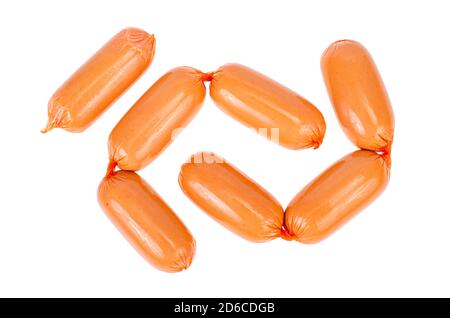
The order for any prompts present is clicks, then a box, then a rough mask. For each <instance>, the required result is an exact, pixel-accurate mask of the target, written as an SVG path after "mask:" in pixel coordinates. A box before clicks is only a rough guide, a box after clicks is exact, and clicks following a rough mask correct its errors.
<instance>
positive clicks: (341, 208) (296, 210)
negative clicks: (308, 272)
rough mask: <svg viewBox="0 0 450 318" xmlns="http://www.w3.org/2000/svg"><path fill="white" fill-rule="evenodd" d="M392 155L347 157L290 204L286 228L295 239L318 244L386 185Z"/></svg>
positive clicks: (363, 153) (359, 153)
mask: <svg viewBox="0 0 450 318" xmlns="http://www.w3.org/2000/svg"><path fill="white" fill-rule="evenodd" d="M389 175H390V157H389V155H388V154H384V155H379V154H377V153H376V152H372V151H367V150H358V151H355V152H352V153H350V154H348V155H347V156H345V157H343V158H342V159H340V160H339V161H337V162H336V163H335V164H333V165H332V166H331V167H329V168H328V169H327V170H325V171H324V172H323V173H322V174H320V175H319V176H318V177H317V178H316V179H314V180H313V181H312V182H311V183H309V184H308V185H307V186H306V187H305V188H304V189H303V190H301V191H300V192H299V193H298V194H297V195H296V196H295V197H294V199H293V200H292V201H291V203H289V206H288V208H287V209H286V213H285V227H286V230H287V233H288V235H289V236H290V238H291V239H295V240H297V241H299V242H302V243H316V242H319V241H321V240H323V239H325V238H326V237H328V236H329V235H330V234H332V233H333V232H335V231H336V230H338V229H339V228H340V227H341V226H342V225H344V224H345V223H346V222H347V221H349V220H350V219H351V218H352V217H353V216H355V215H356V214H357V213H359V212H360V211H361V210H363V209H364V208H365V207H366V206H367V205H369V204H370V203H371V202H372V201H373V200H375V199H376V198H377V197H378V196H379V195H380V194H381V193H382V192H383V191H384V189H385V188H386V186H387V184H388V182H389Z"/></svg>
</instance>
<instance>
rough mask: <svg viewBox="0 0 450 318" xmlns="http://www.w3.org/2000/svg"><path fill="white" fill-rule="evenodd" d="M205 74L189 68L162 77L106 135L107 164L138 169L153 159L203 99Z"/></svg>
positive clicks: (197, 109) (197, 108) (125, 168)
mask: <svg viewBox="0 0 450 318" xmlns="http://www.w3.org/2000/svg"><path fill="white" fill-rule="evenodd" d="M205 75H206V74H203V73H202V72H200V71H198V70H196V69H193V68H191V67H178V68H175V69H173V70H171V71H169V72H168V73H166V74H165V75H164V76H162V77H161V78H160V79H159V80H158V81H157V82H156V83H155V84H153V86H152V87H150V88H149V89H148V90H147V92H145V94H144V95H143V96H142V97H141V98H140V99H139V100H138V101H137V102H136V103H135V104H134V105H133V107H131V109H130V110H129V111H128V112H127V113H126V114H125V115H124V116H123V118H122V119H121V120H120V121H119V122H118V123H117V125H116V126H115V127H114V129H113V130H112V132H111V134H110V136H109V144H108V148H109V158H110V162H113V163H116V164H117V165H118V166H119V167H120V168H121V169H123V170H139V169H142V168H143V167H145V166H146V165H148V164H149V163H150V162H151V161H152V160H153V159H155V158H156V157H157V156H158V155H159V154H160V153H161V152H162V151H163V150H164V149H165V148H166V147H167V146H168V145H169V144H170V143H171V142H172V140H173V138H174V137H175V133H176V132H177V129H179V128H182V127H184V126H186V125H187V124H188V123H189V122H190V121H191V119H192V118H193V117H194V116H195V114H197V112H198V111H199V109H200V107H201V105H202V103H203V100H204V98H205V91H206V88H205V85H204V83H203V79H204V78H205Z"/></svg>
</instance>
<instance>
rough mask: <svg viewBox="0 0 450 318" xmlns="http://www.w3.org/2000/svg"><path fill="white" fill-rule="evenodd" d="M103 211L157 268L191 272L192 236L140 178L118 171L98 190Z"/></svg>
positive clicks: (102, 183) (106, 179) (193, 243)
mask: <svg viewBox="0 0 450 318" xmlns="http://www.w3.org/2000/svg"><path fill="white" fill-rule="evenodd" d="M98 201H99V203H100V206H101V207H102V209H103V211H104V212H105V213H106V215H107V216H108V217H109V219H110V220H111V221H112V222H113V223H114V225H115V226H116V227H117V228H118V229H119V231H120V232H121V233H122V234H123V236H125V238H126V239H127V240H128V241H129V242H130V243H131V245H133V246H134V248H135V249H136V250H137V251H138V252H139V253H140V254H141V255H142V256H143V257H144V258H145V259H146V260H147V261H148V262H149V263H150V264H152V265H153V266H154V267H156V268H157V269H159V270H162V271H165V272H179V271H181V270H183V269H187V268H188V267H189V266H190V264H191V262H192V258H193V257H194V254H195V240H194V238H193V237H192V234H191V233H190V232H189V230H188V229H187V228H186V226H185V225H184V224H183V222H182V221H181V220H180V219H179V218H178V217H177V215H176V214H175V213H174V212H173V211H172V209H171V208H170V207H169V206H168V205H167V204H166V203H165V202H164V201H163V199H161V197H160V196H159V195H158V194H157V193H156V192H155V190H153V188H152V187H151V186H150V185H149V184H148V183H146V182H145V181H144V180H143V179H142V178H141V177H139V175H137V174H136V173H135V172H131V171H117V172H113V173H111V174H110V175H109V176H107V177H105V178H104V179H103V180H102V182H101V183H100V186H99V188H98Z"/></svg>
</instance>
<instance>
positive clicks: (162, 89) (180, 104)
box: [108, 64, 325, 170]
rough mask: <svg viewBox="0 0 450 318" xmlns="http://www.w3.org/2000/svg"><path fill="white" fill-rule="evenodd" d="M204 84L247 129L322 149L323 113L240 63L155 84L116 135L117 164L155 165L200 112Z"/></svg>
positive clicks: (294, 145)
mask: <svg viewBox="0 0 450 318" xmlns="http://www.w3.org/2000/svg"><path fill="white" fill-rule="evenodd" d="M205 81H211V84H210V95H211V97H212V99H213V100H214V102H215V103H216V105H217V106H218V107H219V108H220V109H221V110H223V111H224V112H225V113H227V114H229V115H230V116H231V117H233V118H235V119H236V120H238V121H239V122H241V123H243V124H244V125H246V126H248V127H251V128H254V129H259V128H265V129H267V130H268V131H273V130H274V129H277V130H278V137H279V142H280V144H281V145H282V146H285V147H287V148H290V149H303V148H309V147H314V148H317V147H319V145H320V144H321V143H322V139H323V136H324V134H325V121H324V119H323V116H322V114H321V113H320V111H319V110H318V109H317V108H316V107H315V106H313V105H312V104H311V103H310V102H309V101H307V100H306V99H304V98H303V97H301V96H300V95H298V94H296V93H295V92H293V91H292V90H290V89H288V88H286V87H284V86H282V85H281V84H279V83H277V82H275V81H273V80H271V79H270V78H268V77H266V76H264V75H262V74H260V73H258V72H256V71H254V70H252V69H250V68H248V67H245V66H243V65H239V64H227V65H224V66H222V67H220V68H219V69H218V70H217V71H215V72H213V73H202V72H201V71H198V70H196V69H194V68H191V67H178V68H175V69H173V70H171V71H169V72H168V73H166V74H165V75H164V76H162V77H161V78H160V79H159V80H158V81H156V83H155V84H153V85H152V87H150V88H149V90H148V91H147V92H146V93H145V94H144V95H143V96H142V97H141V98H140V99H139V100H138V101H137V102H136V104H134V105H133V107H131V109H130V110H129V111H128V113H126V114H125V116H124V117H123V118H122V119H121V120H120V121H119V123H118V124H117V125H116V126H115V127H114V129H113V130H112V132H111V135H110V137H109V144H108V148H109V156H110V161H111V162H112V163H113V165H114V164H117V165H118V166H119V168H120V169H123V170H140V169H142V168H144V167H145V166H147V165H148V164H149V163H150V162H152V161H153V160H154V159H155V158H156V157H157V156H158V155H159V154H160V153H161V152H162V151H163V150H164V149H165V148H166V147H167V146H168V145H169V144H170V143H171V142H172V141H173V139H174V138H175V134H174V133H173V132H174V131H176V130H177V129H178V128H183V127H185V126H186V125H187V124H188V123H189V122H190V121H191V120H192V118H193V117H194V116H195V114H196V113H197V112H198V111H199V109H200V107H201V105H202V103H203V101H204V99H205V94H206V88H205V85H204V82H205ZM267 137H268V138H269V139H271V140H274V139H273V138H271V137H272V136H267Z"/></svg>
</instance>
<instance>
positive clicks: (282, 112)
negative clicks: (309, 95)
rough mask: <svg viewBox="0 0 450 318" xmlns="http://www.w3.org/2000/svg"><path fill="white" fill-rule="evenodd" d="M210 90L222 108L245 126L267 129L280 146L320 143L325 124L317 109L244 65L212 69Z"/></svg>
mask: <svg viewBox="0 0 450 318" xmlns="http://www.w3.org/2000/svg"><path fill="white" fill-rule="evenodd" d="M210 93H211V97H212V99H213V100H214V102H215V103H216V105H217V106H218V107H219V108H220V109H221V110H222V111H224V112H225V113H227V114H228V115H230V116H231V117H233V118H234V119H236V120H238V121H239V122H241V123H243V124H244V125H246V126H248V127H251V128H254V129H256V130H258V129H267V130H268V134H269V136H267V137H268V138H269V139H271V140H272V141H274V142H279V144H281V145H282V146H284V147H287V148H290V149H303V148H309V147H314V148H317V147H319V146H320V144H321V143H322V139H323V137H324V134H325V129H326V126H325V121H324V118H323V116H322V114H321V113H320V111H319V110H318V109H317V108H316V107H315V106H314V105H312V104H311V103H310V102H309V101H307V100H306V99H304V98H303V97H301V96H300V95H298V94H297V93H295V92H293V91H292V90H290V89H289V88H287V87H285V86H283V85H281V84H279V83H277V82H275V81H274V80H272V79H270V78H268V77H266V76H265V75H263V74H261V73H258V72H256V71H254V70H252V69H250V68H248V67H246V66H243V65H239V64H226V65H224V66H222V67H220V68H219V69H218V70H217V71H216V72H214V73H213V76H212V81H211V86H210ZM274 134H278V136H274ZM277 139H278V140H277Z"/></svg>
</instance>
